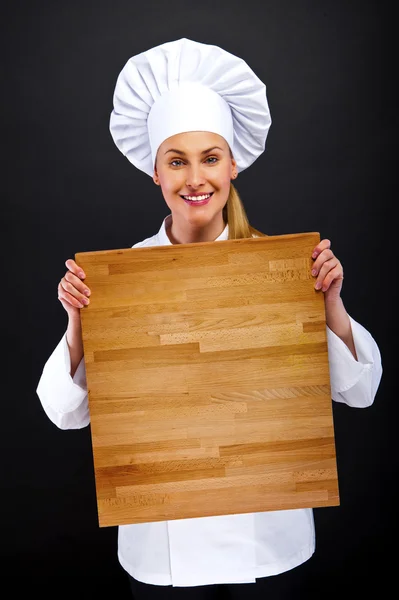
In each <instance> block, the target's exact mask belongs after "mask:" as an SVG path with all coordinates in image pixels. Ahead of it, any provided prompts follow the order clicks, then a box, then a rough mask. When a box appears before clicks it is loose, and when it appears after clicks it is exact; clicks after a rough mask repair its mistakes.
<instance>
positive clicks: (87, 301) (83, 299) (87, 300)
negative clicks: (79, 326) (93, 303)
mask: <svg viewBox="0 0 399 600" xmlns="http://www.w3.org/2000/svg"><path fill="white" fill-rule="evenodd" d="M82 302H83V303H84V304H89V302H90V300H89V299H88V298H82Z"/></svg>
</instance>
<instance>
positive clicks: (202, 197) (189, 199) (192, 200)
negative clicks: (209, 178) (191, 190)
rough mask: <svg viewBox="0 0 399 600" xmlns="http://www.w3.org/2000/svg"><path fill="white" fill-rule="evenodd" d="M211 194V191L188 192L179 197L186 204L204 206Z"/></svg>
mask: <svg viewBox="0 0 399 600" xmlns="http://www.w3.org/2000/svg"><path fill="white" fill-rule="evenodd" d="M212 196H213V192H210V193H209V194H190V195H187V196H181V197H182V198H183V200H184V201H185V202H186V203H187V204H189V205H191V206H204V204H208V202H209V200H210V199H211V198H212Z"/></svg>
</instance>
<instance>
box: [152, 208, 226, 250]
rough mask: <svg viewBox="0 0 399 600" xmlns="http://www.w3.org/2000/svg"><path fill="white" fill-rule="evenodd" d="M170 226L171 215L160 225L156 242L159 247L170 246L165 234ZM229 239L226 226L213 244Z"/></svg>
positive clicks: (170, 243)
mask: <svg viewBox="0 0 399 600" xmlns="http://www.w3.org/2000/svg"><path fill="white" fill-rule="evenodd" d="M171 224H172V215H171V214H170V215H167V216H166V217H165V218H164V220H163V222H162V225H161V228H160V230H159V231H158V241H159V245H160V246H171V245H172V242H171V241H170V239H169V238H168V234H167V233H166V230H167V229H168V228H169V227H170V226H171ZM227 239H229V226H228V225H226V227H225V228H224V229H223V231H222V233H221V234H220V235H219V237H217V238H216V240H215V242H218V241H220V240H227Z"/></svg>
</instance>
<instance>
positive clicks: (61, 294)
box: [58, 279, 89, 308]
mask: <svg viewBox="0 0 399 600" xmlns="http://www.w3.org/2000/svg"><path fill="white" fill-rule="evenodd" d="M83 298H84V297H83ZM58 299H59V300H60V301H61V303H62V304H63V302H66V303H67V304H70V305H71V306H74V307H75V308H83V306H85V304H86V302H84V301H80V299H79V298H77V297H76V296H75V295H74V294H70V293H69V292H68V291H67V290H66V289H65V287H64V284H63V280H62V279H61V281H60V282H59V284H58ZM85 300H87V303H88V302H89V300H88V298H85ZM63 305H64V304H63ZM64 308H65V306H64Z"/></svg>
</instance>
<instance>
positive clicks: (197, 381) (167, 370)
mask: <svg viewBox="0 0 399 600" xmlns="http://www.w3.org/2000/svg"><path fill="white" fill-rule="evenodd" d="M319 241H320V236H319V234H318V233H300V234H288V235H279V236H271V237H265V238H251V239H239V240H226V241H223V242H220V241H219V242H204V243H196V244H181V245H171V246H158V247H147V248H128V249H122V250H110V251H98V252H83V253H78V254H76V256H75V259H76V262H77V263H78V264H79V265H80V266H82V267H83V269H84V271H85V272H86V282H87V285H88V286H89V287H90V288H91V290H92V295H91V302H90V304H89V306H88V307H85V308H84V309H82V310H81V322H82V331H83V343H84V351H85V363H86V371H87V381H88V395H89V409H90V417H91V433H92V448H93V459H94V471H95V484H96V495H97V506H98V517H99V525H100V527H105V526H114V525H122V524H127V523H143V522H150V521H161V520H166V519H183V518H188V517H202V516H210V515H225V514H233V513H247V512H258V511H269V510H279V509H292V508H302V507H323V506H336V505H338V504H339V492H338V477H337V468H336V453H335V439H334V427H333V415H332V400H331V391H330V379H329V364H328V349H327V333H326V322H325V308H324V297H323V294H322V293H321V292H316V291H315V289H314V283H315V280H314V278H313V277H312V276H311V273H310V271H311V265H312V259H311V253H312V250H313V248H314V246H315V245H316V244H317V243H318V242H319Z"/></svg>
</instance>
